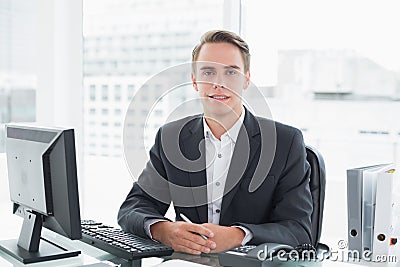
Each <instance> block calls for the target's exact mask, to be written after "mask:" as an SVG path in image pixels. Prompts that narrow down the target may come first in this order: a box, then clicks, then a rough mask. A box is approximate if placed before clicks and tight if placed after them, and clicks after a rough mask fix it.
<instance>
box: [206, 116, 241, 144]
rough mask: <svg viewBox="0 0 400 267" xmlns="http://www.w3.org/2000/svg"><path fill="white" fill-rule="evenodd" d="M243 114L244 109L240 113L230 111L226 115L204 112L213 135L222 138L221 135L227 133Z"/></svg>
mask: <svg viewBox="0 0 400 267" xmlns="http://www.w3.org/2000/svg"><path fill="white" fill-rule="evenodd" d="M241 114H242V109H240V111H239V112H238V113H236V112H229V113H227V114H224V115H215V114H206V113H205V114H204V116H205V119H206V122H207V125H208V127H209V128H210V130H211V132H212V133H213V135H214V136H215V137H216V138H218V140H221V136H222V135H223V134H224V133H226V132H227V131H228V130H229V129H230V128H232V126H233V125H234V124H235V123H236V122H237V121H238V119H239V118H240V116H241Z"/></svg>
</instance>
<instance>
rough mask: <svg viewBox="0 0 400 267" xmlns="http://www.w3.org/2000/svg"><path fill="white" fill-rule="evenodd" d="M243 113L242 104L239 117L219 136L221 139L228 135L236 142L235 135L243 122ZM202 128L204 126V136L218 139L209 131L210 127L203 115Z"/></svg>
mask: <svg viewBox="0 0 400 267" xmlns="http://www.w3.org/2000/svg"><path fill="white" fill-rule="evenodd" d="M244 115H245V110H244V108H243V106H242V114H240V117H239V119H238V120H237V121H236V122H235V124H234V125H233V126H232V127H231V128H230V129H229V130H228V131H227V132H226V133H224V134H223V135H222V136H221V139H222V137H223V136H228V137H230V138H231V139H232V141H233V142H234V143H236V140H237V137H238V135H239V131H240V127H241V126H242V124H243V120H244ZM203 128H204V136H205V138H211V137H212V138H214V139H215V140H218V139H217V138H216V137H215V136H214V134H213V133H212V132H211V130H210V127H208V124H207V122H206V119H205V117H204V116H203Z"/></svg>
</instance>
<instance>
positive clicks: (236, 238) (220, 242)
mask: <svg viewBox="0 0 400 267" xmlns="http://www.w3.org/2000/svg"><path fill="white" fill-rule="evenodd" d="M202 225H203V226H204V227H205V228H207V229H210V230H211V231H212V232H213V233H214V237H212V238H211V240H212V241H214V242H215V243H216V245H217V246H216V248H214V249H212V250H211V253H218V252H221V251H225V250H228V249H231V248H234V247H239V246H241V245H242V241H243V239H244V237H245V232H244V231H243V230H242V229H240V228H237V227H232V226H231V227H229V226H221V225H217V224H211V223H204V224H202Z"/></svg>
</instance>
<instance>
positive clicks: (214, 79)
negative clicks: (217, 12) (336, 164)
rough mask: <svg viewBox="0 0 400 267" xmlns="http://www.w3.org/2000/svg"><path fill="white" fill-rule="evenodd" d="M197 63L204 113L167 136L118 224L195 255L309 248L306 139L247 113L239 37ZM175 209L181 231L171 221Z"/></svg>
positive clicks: (199, 54) (213, 40) (210, 48)
mask: <svg viewBox="0 0 400 267" xmlns="http://www.w3.org/2000/svg"><path fill="white" fill-rule="evenodd" d="M192 61H193V68H192V83H193V87H194V89H195V90H196V91H197V92H198V93H199V96H200V98H201V101H202V105H203V109H204V114H201V115H198V116H191V117H188V118H183V119H181V120H178V121H175V122H171V123H168V124H166V125H164V126H163V127H161V128H160V130H159V132H158V134H157V137H156V140H155V144H154V146H153V147H152V148H151V150H150V160H149V162H148V163H147V165H146V168H145V169H144V170H143V172H142V174H141V175H140V177H139V179H138V182H136V183H134V184H133V187H132V189H131V191H130V192H129V194H128V196H127V198H126V200H125V201H124V203H123V204H122V206H121V208H120V211H119V214H118V222H119V224H120V225H121V227H122V228H123V229H124V230H126V231H130V232H133V233H135V234H137V235H140V236H144V237H149V238H153V239H155V240H158V241H160V242H161V243H164V244H166V245H169V246H171V247H172V248H173V249H174V250H175V251H182V252H187V253H191V254H200V253H210V252H211V253H215V252H220V251H224V250H227V249H230V248H233V247H237V246H240V245H244V244H260V243H265V242H276V243H285V244H289V245H292V246H297V245H299V244H304V243H311V219H310V217H311V213H312V200H311V194H310V189H309V175H310V168H309V165H308V163H307V161H306V152H305V147H304V142H303V138H302V134H301V132H300V131H299V130H297V129H295V128H292V127H289V126H286V125H283V124H280V123H277V122H273V121H271V120H268V119H265V118H260V117H255V116H254V115H253V114H252V113H250V112H249V111H248V110H247V109H245V108H244V107H243V105H242V98H241V96H242V92H243V91H244V90H246V89H247V87H248V86H249V82H250V53H249V49H248V46H247V44H246V43H245V42H244V41H243V40H242V39H241V38H240V37H239V36H237V35H236V34H234V33H231V32H228V31H210V32H207V33H205V34H204V35H203V37H202V38H201V42H200V44H198V45H197V46H196V47H195V48H194V50H193V54H192ZM260 170H261V171H260ZM171 201H172V203H173V204H174V208H175V212H176V217H177V221H176V222H171V221H170V220H168V219H166V218H165V217H164V215H165V213H166V211H167V209H168V207H169V204H170V203H171ZM181 214H183V215H185V216H187V217H188V218H189V219H190V220H191V221H192V222H193V223H189V222H183V221H182V217H183V216H181ZM178 220H179V221H178Z"/></svg>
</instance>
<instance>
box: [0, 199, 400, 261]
mask: <svg viewBox="0 0 400 267" xmlns="http://www.w3.org/2000/svg"><path fill="white" fill-rule="evenodd" d="M0 218H1V224H0V240H7V239H15V238H18V236H19V231H20V229H21V225H22V218H20V217H18V216H15V215H13V214H12V213H11V204H10V203H0ZM42 235H43V236H44V237H46V238H47V239H50V240H52V241H54V242H56V243H57V244H60V245H62V246H65V247H66V248H70V249H78V250H81V252H82V254H81V255H79V256H78V257H73V258H68V259H62V260H55V261H48V262H44V263H35V264H29V265H27V266H31V267H48V266H75V267H76V266H81V265H88V264H93V263H97V262H99V261H105V260H115V258H114V256H112V255H111V254H108V253H106V252H104V251H101V250H99V249H97V248H94V247H92V246H90V245H88V244H86V243H83V242H80V241H78V240H73V241H71V240H69V239H68V238H65V237H63V236H61V235H58V234H56V233H53V232H51V231H49V230H47V229H45V228H44V229H43V231H42ZM173 259H181V260H185V261H190V262H193V263H198V264H204V265H207V266H220V265H219V262H218V257H217V256H216V255H201V256H196V255H188V254H184V253H174V254H173V255H172V256H170V257H165V258H155V257H153V258H145V259H143V260H142V261H141V267H153V266H157V265H159V264H161V263H162V262H165V261H168V260H173ZM174 264H177V263H176V262H174V263H173V264H172V265H174ZM11 266H13V267H17V266H24V265H23V264H22V263H20V262H19V261H17V260H16V259H14V258H12V257H11V256H9V255H7V254H6V253H5V252H3V251H0V267H11ZM167 266H171V264H170V265H167ZM179 266H184V265H179ZM179 266H178V265H176V266H174V267H179ZM192 266H193V265H192ZM266 266H283V267H294V266H311V267H336V266H344V267H357V266H358V267H360V266H372V267H381V266H390V267H400V256H398V257H397V263H368V262H359V263H345V262H341V261H330V260H326V261H324V262H307V263H305V262H301V263H299V262H286V263H273V264H272V263H271V264H268V265H266ZM124 267H125V266H124ZM244 267H245V266H244Z"/></svg>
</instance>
